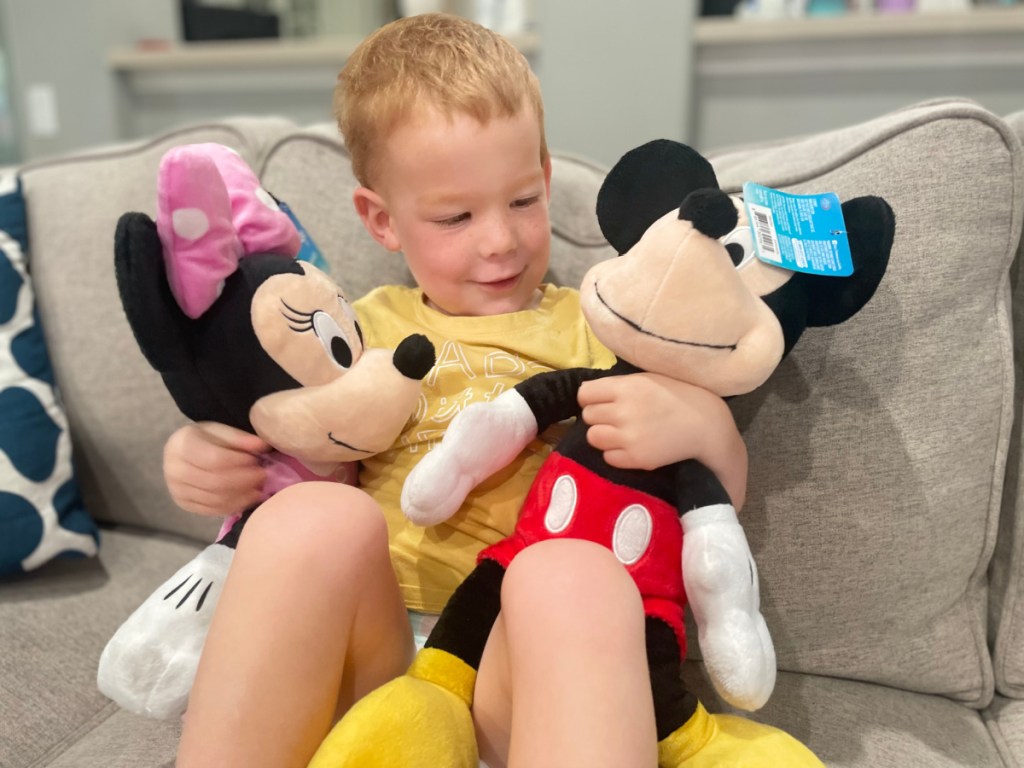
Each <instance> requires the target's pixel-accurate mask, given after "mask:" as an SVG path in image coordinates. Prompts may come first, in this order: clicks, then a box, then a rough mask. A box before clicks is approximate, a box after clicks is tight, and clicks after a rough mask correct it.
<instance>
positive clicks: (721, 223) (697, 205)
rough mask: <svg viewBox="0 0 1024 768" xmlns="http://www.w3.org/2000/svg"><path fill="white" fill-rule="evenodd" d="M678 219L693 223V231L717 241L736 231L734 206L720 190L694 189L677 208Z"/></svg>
mask: <svg viewBox="0 0 1024 768" xmlns="http://www.w3.org/2000/svg"><path fill="white" fill-rule="evenodd" d="M679 218H680V219H686V220H687V221H690V222H692V223H693V226H694V229H696V230H697V231H698V232H701V233H703V234H705V235H707V236H708V237H710V238H712V239H714V240H717V239H718V238H720V237H724V236H725V235H727V234H729V233H730V232H732V231H733V230H734V229H736V221H737V218H738V217H737V215H736V206H735V205H733V203H732V199H731V198H730V197H729V196H728V195H727V194H725V192H723V191H722V190H720V189H711V188H708V189H695V190H694V191H693V192H691V193H690V194H688V195H687V196H686V199H685V200H683V204H682V205H680V206H679Z"/></svg>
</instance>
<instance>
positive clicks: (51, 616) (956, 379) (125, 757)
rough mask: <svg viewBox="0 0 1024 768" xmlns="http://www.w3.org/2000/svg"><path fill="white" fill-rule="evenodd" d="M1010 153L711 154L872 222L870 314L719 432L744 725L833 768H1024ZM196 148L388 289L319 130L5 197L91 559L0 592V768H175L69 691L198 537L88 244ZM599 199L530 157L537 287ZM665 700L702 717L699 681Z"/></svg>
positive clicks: (905, 122)
mask: <svg viewBox="0 0 1024 768" xmlns="http://www.w3.org/2000/svg"><path fill="white" fill-rule="evenodd" d="M1020 134H1024V113H1020V114H1017V115H1015V116H1010V117H1009V118H1006V119H1001V118H999V117H996V116H994V115H992V114H990V113H988V112H986V111H985V110H984V109H982V108H981V107H979V106H978V105H976V104H973V103H971V102H966V101H962V100H943V101H936V102H930V103H926V104H921V105H915V106H912V107H908V108H907V109H904V110H901V111H898V112H895V113H893V114H890V115H886V116H882V117H880V118H878V119H876V120H873V121H871V122H868V123H865V124H862V125H857V126H852V127H849V128H846V129H843V130H838V131H834V132H830V133H827V134H821V135H816V136H810V137H804V138H801V139H796V140H793V141H786V142H780V143H775V144H772V145H770V146H766V147H757V148H743V149H738V150H733V151H724V152H720V153H713V155H712V159H713V161H714V163H715V165H716V167H717V169H718V170H719V174H720V180H721V182H722V184H723V186H725V187H728V188H730V189H735V188H737V187H738V186H739V185H740V184H742V182H743V181H744V180H746V179H748V178H749V179H753V180H757V181H759V182H762V183H766V184H769V185H772V186H776V187H783V188H786V189H791V190H795V191H811V190H833V191H835V192H837V193H838V194H839V195H840V197H842V198H848V197H851V196H853V195H856V194H861V193H868V192H870V193H875V194H881V195H883V196H885V197H886V198H887V199H888V200H889V201H890V203H891V204H892V206H893V208H894V209H895V211H896V215H897V234H896V243H895V246H894V249H893V254H892V260H891V264H890V268H889V272H888V274H887V275H886V277H885V279H884V280H883V282H882V285H881V287H880V289H879V291H878V293H877V294H876V296H875V298H874V299H873V300H872V302H871V303H870V304H869V305H868V306H867V308H866V309H865V310H864V311H863V312H861V313H860V314H859V315H858V316H857V317H856V318H854V319H853V320H852V321H850V322H848V323H846V324H844V325H842V326H839V327H837V328H834V329H818V330H812V331H810V332H808V333H807V335H806V336H805V337H804V339H803V340H802V341H801V343H800V345H798V348H797V350H796V351H795V353H794V354H793V355H792V356H791V357H790V358H789V359H787V360H786V361H785V362H784V364H783V365H782V367H781V369H780V370H779V371H778V372H777V373H776V375H775V376H774V377H773V379H772V380H771V381H770V382H769V383H768V384H767V385H766V386H765V387H763V388H762V389H761V390H760V391H759V392H757V393H756V394H754V395H752V396H749V397H747V398H742V399H738V400H736V401H735V403H734V410H735V413H736V417H737V420H738V422H739V424H740V426H741V428H742V429H743V430H744V434H745V436H746V438H747V441H748V446H749V450H750V455H751V477H750V493H749V500H748V504H747V507H746V510H745V511H744V514H743V518H744V520H745V525H746V528H747V531H748V535H749V538H750V540H751V545H752V548H753V550H754V553H755V556H756V557H757V559H758V562H759V564H760V568H761V578H762V591H763V603H764V611H765V615H766V618H767V620H768V623H769V625H770V626H771V628H772V631H773V634H774V638H775V641H776V647H777V651H778V663H779V668H780V674H779V681H778V686H777V688H776V691H775V693H774V695H773V697H772V699H771V701H770V702H769V703H768V705H767V706H766V707H765V708H764V709H763V710H762V711H761V712H759V713H757V714H756V717H757V718H758V719H764V720H766V721H768V722H771V723H775V724H777V725H780V726H781V727H783V728H785V729H787V730H789V731H790V732H792V733H794V734H795V735H796V736H797V737H799V738H800V739H802V740H804V741H805V742H807V743H808V744H809V745H810V746H811V747H812V748H813V749H814V750H815V751H816V752H817V753H818V754H819V755H820V756H821V757H822V758H823V760H824V761H825V762H826V763H827V764H828V765H830V766H849V767H851V768H852V767H854V766H858V767H859V766H893V767H898V768H911V767H912V766H928V767H929V768H934V767H937V766H973V767H975V768H977V767H981V766H1018V765H1020V766H1024V518H1022V513H1021V511H1020V510H1021V508H1022V506H1024V498H1022V493H1024V489H1022V488H1021V484H1020V462H1021V458H1022V454H1021V450H1020V448H1021V439H1022V438H1021V431H1020V419H1019V418H1016V419H1015V416H1014V414H1015V413H1017V414H1018V416H1019V413H1020V407H1019V406H1020V404H1021V395H1020V392H1019V391H1018V389H1019V387H1018V389H1015V386H1014V339H1015V337H1019V336H1020V334H1021V333H1024V317H1022V315H1021V313H1022V311H1024V310H1021V309H1020V307H1022V306H1024V296H1022V295H1021V293H1020V288H1019V286H1018V284H1017V267H1018V266H1019V265H1018V264H1017V263H1016V262H1015V260H1014V256H1015V255H1017V253H1018V247H1019V243H1020V239H1021V225H1022V219H1024V151H1022V148H1021V144H1020V139H1019V138H1018V136H1019V135H1020ZM197 141H219V142H223V143H226V144H229V145H231V146H233V147H235V148H236V149H238V150H239V151H240V152H241V153H242V155H243V156H244V157H246V158H247V159H248V160H249V161H250V163H251V164H252V165H253V167H254V168H256V169H257V171H258V173H259V174H260V175H261V177H262V179H263V180H264V184H265V186H266V187H267V188H268V189H269V190H271V191H272V192H274V193H275V194H276V195H278V196H279V197H281V198H282V199H284V200H287V201H288V202H289V203H290V204H291V206H292V207H293V209H294V210H295V211H296V212H297V214H298V215H299V217H300V218H301V219H302V221H303V222H304V224H305V226H306V228H307V229H308V230H309V231H310V233H311V234H312V236H313V237H314V239H315V240H316V241H317V242H318V244H319V245H320V247H321V249H322V250H323V251H324V253H325V255H326V256H327V258H328V260H329V261H330V263H331V266H332V270H333V273H334V275H335V276H337V277H338V279H339V281H340V282H341V283H342V284H343V285H344V286H345V287H346V290H347V291H348V292H349V294H350V296H353V297H356V296H359V295H361V294H362V293H364V292H365V291H366V290H367V289H369V288H370V287H371V286H372V285H375V284H378V283H381V282H385V281H403V282H404V281H408V279H409V277H408V275H407V273H406V272H405V270H404V269H403V267H402V266H401V262H400V260H399V259H398V258H397V257H395V256H392V255H390V254H388V253H386V252H384V251H382V250H381V249H380V248H378V247H377V246H375V245H374V244H373V243H372V241H370V240H369V238H368V237H367V236H366V235H365V233H364V232H363V231H362V228H361V226H360V225H359V223H358V221H357V219H356V218H355V216H354V215H353V213H352V211H351V204H350V194H351V191H352V189H353V187H354V185H355V182H354V180H353V178H352V176H351V173H350V170H349V166H348V162H347V159H346V156H345V154H344V151H343V149H342V147H341V146H340V144H339V141H338V139H337V138H336V136H335V133H334V131H333V129H332V128H331V127H329V126H318V127H314V128H312V129H300V128H297V127H296V126H294V125H291V124H289V123H288V122H286V121H282V120H279V119H233V120H227V121H224V122H221V123H217V124H211V125H204V126H198V127H191V128H187V129H183V130H179V131H176V132H173V133H169V134H167V135H163V136H160V137H158V138H155V139H153V140H151V141H148V142H145V143H141V144H135V145H132V146H127V147H117V148H112V149H102V150H98V151H95V152H93V153H88V154H80V155H76V156H73V157H68V158H63V159H60V160H55V161H52V162H44V163H40V164H36V165H33V166H31V167H28V168H26V169H24V184H25V194H26V196H27V201H28V212H29V219H30V234H31V244H32V253H31V259H32V275H33V279H34V282H35V287H36V290H37V295H38V305H39V309H40V312H41V315H42V319H43V322H44V326H45V329H46V332H47V336H48V342H49V348H50V351H51V354H52V356H53V361H54V366H55V369H56V375H57V379H58V381H59V383H60V385H61V388H62V392H63V397H64V402H65V405H66V408H67V412H68V417H69V421H70V426H71V430H72V437H73V440H74V445H75V449H76V460H77V466H78V471H79V476H80V479H81V482H82V486H83V490H84V494H85V499H86V503H87V505H88V507H89V509H90V510H91V512H92V513H93V515H94V516H95V517H96V518H97V519H99V520H101V521H102V522H103V523H104V530H103V538H102V543H101V548H100V555H99V557H98V558H97V559H93V560H79V561H65V562H55V563H52V564H50V565H47V566H46V567H44V568H43V569H41V570H39V571H37V572H34V573H32V574H30V575H27V576H24V577H18V578H14V579H7V580H4V581H0V649H2V653H0V766H2V767H3V768H28V767H29V766H33V767H39V766H53V767H54V768H57V767H58V766H59V767H60V768H89V767H90V766H97V767H100V766H102V768H119V767H121V766H124V767H126V768H127V766H132V767H133V768H135V767H137V766H157V765H170V764H172V762H173V755H174V748H175V740H176V737H177V735H178V724H177V723H174V722H152V721H147V720H145V719H143V718H140V717H137V716H135V715H131V714H128V713H126V712H123V711H120V710H119V709H118V708H117V707H116V706H115V705H114V704H112V703H111V702H109V701H107V700H106V699H105V698H104V697H103V696H102V695H101V694H100V693H99V692H98V691H97V690H96V687H95V670H96V662H97V658H98V656H99V653H100V650H101V649H102V647H103V645H104V643H105V642H106V640H107V639H108V638H109V637H110V635H111V633H112V632H113V631H114V629H115V628H116V627H117V626H118V625H119V623H120V622H121V621H123V620H124V619H125V618H126V617H127V615H128V614H129V613H130V612H131V610H132V609H133V608H134V607H135V606H136V605H137V604H138V603H139V602H140V601H141V600H142V599H143V598H144V597H145V596H146V595H147V594H149V592H150V591H151V590H152V589H154V588H155V587H156V586H157V585H158V584H159V583H160V582H161V581H162V580H163V579H165V578H166V577H168V576H169V575H170V574H171V573H172V572H173V571H174V570H175V569H176V568H177V567H179V566H180V565H181V564H182V563H183V562H184V561H186V560H187V559H189V558H190V557H192V555H193V554H194V553H195V552H196V551H197V550H198V549H199V547H201V546H202V545H203V543H204V542H207V541H209V540H210V538H211V537H212V536H213V534H214V532H215V528H216V525H215V523H213V522H212V521H209V520H203V519H200V518H197V517H193V516H190V515H188V514H185V513H184V512H181V511H179V510H177V509H175V508H174V506H173V505H172V504H171V502H170V501H169V499H168V497H167V494H166V492H165V490H164V488H163V484H162V478H161V468H160V465H161V448H162V444H163V441H164V439H165V438H166V437H167V435H168V434H169V433H170V432H171V431H172V430H173V429H175V428H176V427H177V426H179V425H180V424H181V423H182V421H183V420H182V417H181V416H180V415H179V414H178V412H177V411H176V409H175V407H174V405H173V403H172V402H171V400H170V398H169V397H168V396H167V394H166V393H165V391H164V388H163V386H162V384H161V382H160V380H159V378H158V377H157V376H156V374H155V373H153V371H152V370H150V368H149V367H148V366H147V365H146V363H145V362H144V361H143V359H142V356H141V354H140V353H139V352H138V349H137V347H136V346H135V342H134V340H133V339H132V337H131V334H130V332H129V330H128V328H127V325H126V323H125V321H124V318H123V316H122V314H121V310H120V306H119V303H118V300H117V295H116V291H115V286H114V280H113V274H112V270H111V266H112V247H111V241H112V233H113V228H114V222H115V220H116V219H117V216H118V215H119V214H120V213H121V212H123V211H126V210H143V211H146V212H148V213H150V214H151V215H152V214H153V212H154V207H155V201H154V183H155V176H156V168H157V162H158V160H159V158H160V156H161V155H162V153H163V152H164V151H165V150H166V149H167V148H168V147H170V146H172V145H174V144H178V143H187V142H197ZM626 149H628V147H623V150H626ZM601 177H602V171H601V169H600V168H597V167H595V166H593V165H591V164H589V163H586V162H582V161H580V160H577V159H573V158H569V157H564V156H558V157H556V158H555V171H554V181H553V184H552V187H553V200H552V219H553V222H554V228H555V239H554V246H553V249H554V254H553V266H552V279H554V280H556V281H558V282H562V283H565V284H576V282H577V281H578V280H579V278H580V276H581V274H582V271H583V269H584V268H585V266H586V265H587V264H589V263H590V262H592V261H593V260H595V259H603V258H608V257H610V256H612V253H611V251H610V249H609V248H608V247H607V245H605V244H604V243H603V240H602V238H601V235H600V232H599V230H598V229H597V226H596V222H595V219H594V215H593V203H594V196H595V194H596V190H597V188H598V186H599V184H600V181H601ZM1018 261H1019V259H1018ZM1011 297H1012V298H1013V299H1014V301H1011ZM694 645H696V644H694ZM694 655H695V657H696V656H697V655H698V651H697V649H696V648H695V649H694ZM686 674H687V676H688V677H689V679H690V680H691V682H692V683H693V684H694V685H695V686H697V687H698V688H699V689H700V690H701V691H702V692H703V694H704V696H705V698H706V701H707V702H708V703H709V705H710V707H711V708H713V709H714V708H717V707H720V706H721V704H720V703H719V702H718V701H717V700H716V699H715V697H714V695H713V694H712V692H711V689H710V686H708V684H707V681H706V680H705V679H704V676H703V674H702V671H701V667H700V665H699V663H696V662H694V663H690V664H688V665H687V671H686Z"/></svg>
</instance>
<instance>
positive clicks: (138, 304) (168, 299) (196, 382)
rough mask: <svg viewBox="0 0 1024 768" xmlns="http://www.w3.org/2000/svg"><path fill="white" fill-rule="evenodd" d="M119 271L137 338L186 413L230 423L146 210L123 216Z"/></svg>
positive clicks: (116, 235)
mask: <svg viewBox="0 0 1024 768" xmlns="http://www.w3.org/2000/svg"><path fill="white" fill-rule="evenodd" d="M114 275H115V277H116V278H117V290H118V293H119V294H120V296H121V305H122V306H123V307H124V312H125V315H126V316H127V318H128V325H129V326H130V327H131V329H132V333H133V334H135V340H136V341H137V342H138V344H139V348H140V349H141V350H142V354H143V355H145V357H146V360H148V361H149V364H150V365H151V366H153V368H155V369H156V370H157V372H159V373H160V375H161V376H162V377H163V379H164V383H165V384H166V386H167V389H168V391H169V392H170V393H171V396H172V397H173V398H174V402H175V403H177V405H178V408H180V409H181V412H182V413H184V414H185V415H186V416H188V417H189V418H191V419H195V420H196V421H205V420H212V421H224V420H225V419H224V416H225V414H224V413H223V412H222V409H220V408H219V407H217V403H218V400H217V398H216V397H214V396H213V393H211V392H210V390H209V388H208V387H207V386H206V385H205V384H204V383H203V381H202V378H201V377H200V376H199V373H198V371H197V370H196V365H195V352H194V345H193V332H194V331H193V321H192V320H190V319H189V318H188V317H187V316H186V315H185V313H184V312H182V311H181V308H180V307H179V306H178V302H177V301H175V299H174V295H173V294H172V293H171V288H170V285H169V284H168V282H167V273H166V270H165V268H164V260H163V248H162V245H161V243H160V237H159V235H158V234H157V230H156V224H155V223H154V222H153V220H152V219H151V218H149V216H147V215H146V214H144V213H125V214H123V215H122V216H121V218H120V219H118V222H117V229H116V231H115V233H114Z"/></svg>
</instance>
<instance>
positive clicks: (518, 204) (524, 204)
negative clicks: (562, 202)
mask: <svg viewBox="0 0 1024 768" xmlns="http://www.w3.org/2000/svg"><path fill="white" fill-rule="evenodd" d="M538 200H540V195H533V196H532V197H522V198H520V199H519V200H516V201H515V202H514V203H512V207H513V208H529V207H530V206H531V205H533V204H534V203H536V202H537V201H538Z"/></svg>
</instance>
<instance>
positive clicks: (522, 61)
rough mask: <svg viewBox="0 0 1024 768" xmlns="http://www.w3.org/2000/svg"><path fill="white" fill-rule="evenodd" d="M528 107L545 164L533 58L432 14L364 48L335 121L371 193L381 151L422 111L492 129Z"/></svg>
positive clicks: (393, 26) (379, 35)
mask: <svg viewBox="0 0 1024 768" xmlns="http://www.w3.org/2000/svg"><path fill="white" fill-rule="evenodd" d="M524 101H525V103H526V104H527V105H528V106H530V107H532V108H533V110H534V113H535V114H536V115H537V122H538V126H539V130H540V145H541V154H540V162H541V163H542V164H543V163H545V162H547V159H548V148H547V141H546V140H545V138H544V105H543V102H542V101H541V95H540V84H539V83H538V82H537V77H536V76H535V75H534V74H533V72H532V71H531V70H530V65H529V64H528V63H527V61H526V58H525V57H524V56H523V55H522V53H520V52H519V51H518V50H517V49H516V48H515V47H514V46H513V45H512V44H511V43H509V42H508V40H506V39H505V38H503V37H501V36H500V35H498V34H496V33H494V32H492V31H490V30H489V29H486V28H485V27H482V26H480V25H479V24H475V23H473V22H471V21H468V20H466V19H463V18H460V17H458V16H452V15H449V14H443V13H429V14H423V15H421V16H412V17H409V18H405V19H399V20H398V21H394V22H391V23H390V24H386V25H384V26H383V27H381V28H380V29H378V30H377V31H375V32H373V33H372V34H371V35H370V36H369V37H367V38H366V39H365V40H364V41H363V42H362V43H360V44H359V46H358V47H357V48H356V50H355V51H354V52H353V53H352V56H351V57H349V59H348V61H347V62H346V64H345V66H344V67H343V68H342V70H341V73H340V74H339V75H338V84H337V86H336V87H335V89H334V116H335V118H336V119H337V121H338V128H339V129H340V130H341V134H342V136H343V137H344V139H345V146H346V147H347V148H348V151H349V153H350V154H351V156H352V170H353V172H354V173H355V176H356V178H357V179H358V180H359V183H360V184H362V185H363V186H366V187H369V186H371V185H370V180H371V179H372V178H373V177H374V175H375V173H376V171H377V167H376V166H377V164H378V163H379V158H380V148H381V145H382V144H383V142H384V141H386V140H387V137H388V136H389V135H390V134H391V131H392V130H394V128H395V127H396V126H397V125H398V123H400V122H401V121H402V120H405V119H407V118H408V117H409V116H410V114H411V113H412V112H413V111H414V110H415V109H419V108H422V107H423V106H431V107H434V108H436V109H438V110H439V111H440V112H441V113H442V114H444V115H446V116H448V117H451V116H453V115H456V114H465V115H469V116H471V117H474V118H476V119H477V120H478V121H479V122H480V123H482V124H484V125H486V124H487V122H488V121H489V120H490V119H491V118H492V117H515V116H516V115H517V114H519V112H520V110H522V109H523V105H524Z"/></svg>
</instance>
